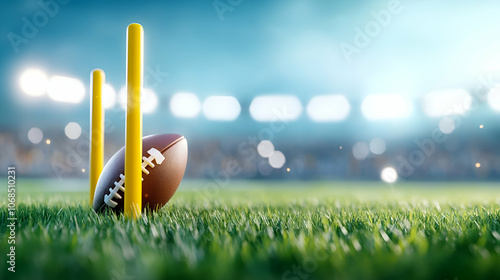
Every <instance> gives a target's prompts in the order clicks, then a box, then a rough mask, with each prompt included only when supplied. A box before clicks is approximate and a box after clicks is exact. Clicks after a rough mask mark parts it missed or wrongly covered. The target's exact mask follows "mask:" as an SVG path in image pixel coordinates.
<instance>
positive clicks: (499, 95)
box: [488, 86, 500, 111]
mask: <svg viewBox="0 0 500 280" xmlns="http://www.w3.org/2000/svg"><path fill="white" fill-rule="evenodd" d="M488 104H489V105H490V107H491V108H493V109H494V110H495V111H500V86H496V87H493V88H492V89H491V90H490V92H488Z"/></svg>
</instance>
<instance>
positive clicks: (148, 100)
mask: <svg viewBox="0 0 500 280" xmlns="http://www.w3.org/2000/svg"><path fill="white" fill-rule="evenodd" d="M142 93H143V97H142V102H141V109H142V112H143V113H144V114H151V113H153V112H154V111H156V107H158V96H157V95H156V92H154V90H152V89H149V88H145V89H144V90H143V92H142Z"/></svg>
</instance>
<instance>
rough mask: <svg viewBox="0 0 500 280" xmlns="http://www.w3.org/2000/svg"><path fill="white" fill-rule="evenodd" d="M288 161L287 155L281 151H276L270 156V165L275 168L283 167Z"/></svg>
mask: <svg viewBox="0 0 500 280" xmlns="http://www.w3.org/2000/svg"><path fill="white" fill-rule="evenodd" d="M285 163H286V157H285V155H284V154H283V153H282V152H281V151H274V152H273V153H272V154H271V156H269V165H271V166H272V167H273V168H276V169H278V168H281V167H283V165H285Z"/></svg>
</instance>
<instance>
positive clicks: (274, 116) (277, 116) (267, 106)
mask: <svg viewBox="0 0 500 280" xmlns="http://www.w3.org/2000/svg"><path fill="white" fill-rule="evenodd" d="M301 113H302V104H301V103H300V100H299V99H298V98H297V97H295V96H293V95H263V96H257V97H255V98H254V99H253V100H252V103H251V104H250V115H251V116H252V118H253V119H254V120H256V121H259V122H268V121H275V120H281V121H293V120H296V119H297V118H298V117H299V116H300V114H301Z"/></svg>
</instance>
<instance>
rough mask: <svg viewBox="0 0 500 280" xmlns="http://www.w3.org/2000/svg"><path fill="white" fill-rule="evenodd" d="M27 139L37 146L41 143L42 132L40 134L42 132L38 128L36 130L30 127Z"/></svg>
mask: <svg viewBox="0 0 500 280" xmlns="http://www.w3.org/2000/svg"><path fill="white" fill-rule="evenodd" d="M28 139H29V140H30V142H31V143H33V144H38V143H40V142H42V139H43V132H42V130H41V129H40V128H38V127H32V128H31V129H30V130H29V131H28Z"/></svg>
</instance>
